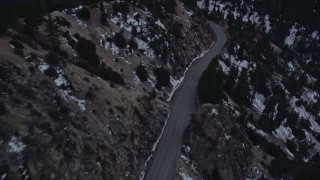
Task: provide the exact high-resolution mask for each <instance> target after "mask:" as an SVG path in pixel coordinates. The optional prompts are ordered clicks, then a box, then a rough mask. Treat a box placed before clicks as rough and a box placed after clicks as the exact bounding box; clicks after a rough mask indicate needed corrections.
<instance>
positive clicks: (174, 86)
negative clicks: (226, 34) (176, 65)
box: [166, 41, 216, 102]
mask: <svg viewBox="0 0 320 180" xmlns="http://www.w3.org/2000/svg"><path fill="white" fill-rule="evenodd" d="M215 43H216V42H215V41H214V42H213V43H212V44H211V46H210V48H209V49H207V50H206V51H204V52H202V53H201V54H200V55H198V56H197V57H195V58H193V59H192V61H191V64H190V65H189V66H188V67H187V69H186V70H185V71H184V73H183V76H182V77H181V78H180V79H179V80H174V79H173V78H171V79H170V81H173V82H175V83H174V85H173V88H172V91H171V92H170V93H169V97H168V99H167V100H166V101H167V102H169V101H171V99H172V97H173V95H174V93H175V92H176V90H177V89H178V88H179V86H180V84H181V82H182V81H183V79H184V77H185V76H186V73H187V72H188V70H189V68H190V67H191V66H192V65H193V63H194V62H195V61H196V60H198V59H200V58H202V57H203V56H204V55H205V54H207V53H208V52H209V51H210V49H211V48H212V47H213V45H214V44H215Z"/></svg>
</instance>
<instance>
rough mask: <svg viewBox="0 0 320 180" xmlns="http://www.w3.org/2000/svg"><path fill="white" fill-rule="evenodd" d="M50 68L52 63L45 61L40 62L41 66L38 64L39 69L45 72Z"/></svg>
mask: <svg viewBox="0 0 320 180" xmlns="http://www.w3.org/2000/svg"><path fill="white" fill-rule="evenodd" d="M49 68H50V65H49V64H47V63H45V62H40V64H39V66H38V69H39V70H40V71H41V72H42V73H44V71H45V70H47V69H49Z"/></svg>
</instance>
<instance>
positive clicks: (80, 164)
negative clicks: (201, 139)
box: [0, 1, 214, 179]
mask: <svg viewBox="0 0 320 180" xmlns="http://www.w3.org/2000/svg"><path fill="white" fill-rule="evenodd" d="M25 7H26V8H27V7H29V6H25ZM156 8H158V9H156ZM24 11H26V9H25V10H24ZM3 12H9V11H3ZM10 12H11V11H10ZM34 12H38V11H34V9H33V10H32V8H31V9H28V12H27V13H23V12H21V14H20V13H19V16H18V17H11V18H10V22H6V21H2V20H3V19H2V20H0V21H1V23H2V24H5V25H6V28H5V29H3V28H1V33H2V35H1V37H0V49H1V51H0V79H1V81H0V122H1V124H2V125H1V128H0V152H1V154H2V158H1V160H0V177H1V179H138V178H139V177H142V176H143V174H144V172H143V171H144V170H145V168H146V163H147V159H150V155H151V154H152V151H153V150H154V148H155V146H156V142H157V139H158V137H159V135H160V133H161V131H162V127H163V125H164V124H165V121H166V120H167V117H168V114H169V110H168V109H169V108H168V107H169V106H168V104H167V102H166V101H165V100H166V99H168V98H170V96H171V95H172V94H173V93H172V92H173V91H172V90H175V89H176V86H177V85H178V83H179V82H180V81H179V79H180V77H181V76H183V73H184V71H185V70H186V68H187V67H188V66H189V65H190V64H191V63H192V61H193V60H194V59H195V58H196V57H197V56H199V55H200V54H201V53H203V52H204V51H205V50H207V49H208V48H209V47H210V46H211V45H212V43H213V40H214V35H213V32H212V31H211V30H210V28H209V27H208V25H207V24H206V20H205V19H204V17H202V16H199V15H197V14H195V13H193V12H191V11H187V10H186V9H185V8H184V6H183V4H182V3H181V2H180V1H176V2H175V3H172V4H170V3H169V4H168V3H167V1H163V2H161V3H160V4H158V5H157V6H154V5H152V4H150V3H149V1H140V2H139V3H133V4H132V3H131V2H128V1H121V2H119V1H105V2H101V3H93V4H90V5H88V6H85V5H81V6H77V7H72V8H68V9H63V10H61V11H54V12H51V13H50V14H45V15H44V16H43V17H41V16H39V15H38V14H34ZM7 15H8V14H4V15H3V14H1V16H0V18H3V17H6V16H7ZM2 27H4V26H2Z"/></svg>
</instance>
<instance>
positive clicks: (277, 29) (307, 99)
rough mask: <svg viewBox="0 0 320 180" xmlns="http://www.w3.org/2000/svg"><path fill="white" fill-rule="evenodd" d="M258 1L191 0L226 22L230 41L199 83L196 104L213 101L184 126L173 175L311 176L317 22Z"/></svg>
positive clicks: (317, 117) (314, 174)
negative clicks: (272, 9)
mask: <svg viewBox="0 0 320 180" xmlns="http://www.w3.org/2000/svg"><path fill="white" fill-rule="evenodd" d="M263 2H264V1H242V2H239V3H234V2H233V1H197V5H198V7H199V8H200V9H202V10H203V13H204V14H207V15H208V17H209V18H213V19H215V20H221V21H222V22H224V23H225V24H226V27H228V31H229V33H230V43H229V45H228V48H227V51H226V53H225V54H223V55H222V56H221V57H219V58H216V59H214V60H213V62H212V64H211V65H209V67H208V69H207V71H206V72H205V73H204V74H203V75H202V78H201V79H200V81H199V87H198V90H199V92H198V95H199V96H198V97H199V102H200V104H204V103H212V104H216V105H215V106H214V108H213V107H212V106H205V105H201V106H200V107H199V109H198V112H197V113H195V115H194V118H193V120H192V122H191V125H190V128H188V129H187V130H186V132H185V139H186V141H185V144H184V148H182V155H181V156H180V158H179V159H178V160H177V161H178V162H180V164H181V166H180V167H178V168H177V177H178V178H183V177H186V176H190V177H192V176H194V177H195V178H196V177H199V176H200V177H203V178H205V179H211V178H216V177H219V176H220V177H221V178H223V179H239V178H240V179H245V178H250V179H251V178H253V179H260V178H267V179H269V178H270V177H271V176H272V177H273V178H275V179H280V178H284V179H301V178H302V179H317V178H318V177H319V174H318V171H317V169H319V152H320V149H319V143H320V139H319V137H320V136H319V135H320V114H319V110H320V109H319V107H320V106H319V98H320V96H319V93H320V92H319V87H320V86H319V71H318V68H319V51H318V49H319V44H320V42H319V40H320V39H319V32H318V31H317V29H319V25H318V24H316V23H315V24H313V25H314V26H310V24H302V23H300V24H299V22H301V17H299V18H295V16H294V14H295V13H296V12H292V13H289V14H287V15H286V17H278V16H277V15H276V14H272V13H271V14H267V12H268V11H266V10H265V11H263V10H261V9H263V8H266V6H264V5H263ZM270 2H271V1H270ZM272 2H275V1H272ZM277 2H278V1H277ZM281 2H282V3H283V5H286V7H282V8H283V9H288V8H289V7H291V6H290V5H288V4H286V3H288V2H287V1H281ZM295 2H296V1H295ZM278 3H279V2H278ZM290 3H291V1H290ZM309 3H311V2H309ZM312 4H313V5H312V6H315V8H316V6H317V2H316V1H314V2H312ZM293 5H296V4H295V3H293ZM300 5H301V4H300ZM309 5H310V4H306V5H305V6H303V9H309V10H310V8H309ZM258 7H261V8H258ZM283 9H280V10H279V11H280V12H281V11H282V10H283ZM311 9H312V8H311ZM303 11H305V10H303ZM311 14H312V16H313V18H314V19H318V18H319V14H317V12H316V11H314V12H313V13H311ZM310 16H311V15H306V16H305V17H304V18H308V17H310ZM288 19H289V20H290V21H288ZM283 22H284V23H283ZM306 22H307V21H306ZM221 109H223V111H222V110H221ZM225 111H227V112H228V113H226V112H225ZM230 124H236V125H230ZM230 129H233V130H232V131H231V130H230ZM239 132H240V135H241V136H242V137H245V138H239ZM241 136H240V137H241ZM246 139H249V141H248V142H243V141H245V140H246ZM238 144H243V145H244V146H246V148H244V149H241V146H237V145H238ZM250 144H252V145H253V146H251V145H250ZM220 149H221V150H220ZM248 150H250V151H251V152H250V151H248ZM243 151H244V152H246V153H247V154H246V153H244V152H243ZM239 158H248V159H247V160H243V159H241V160H238V161H237V160H236V161H233V160H234V159H239ZM186 164H187V165H186ZM230 164H231V165H230ZM192 167H194V168H192ZM196 167H198V169H197V168H196ZM252 168H253V169H252ZM186 169H189V171H188V170H186ZM239 169H241V170H240V171H239ZM226 172H232V173H231V175H230V173H226ZM253 172H255V173H254V174H252V173H253ZM199 174H200V175H199ZM226 174H229V176H226Z"/></svg>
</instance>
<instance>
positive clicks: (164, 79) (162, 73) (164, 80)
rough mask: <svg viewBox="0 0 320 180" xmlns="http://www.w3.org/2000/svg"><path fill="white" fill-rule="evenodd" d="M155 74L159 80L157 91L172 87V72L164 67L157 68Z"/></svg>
mask: <svg viewBox="0 0 320 180" xmlns="http://www.w3.org/2000/svg"><path fill="white" fill-rule="evenodd" d="M154 74H155V76H156V78H157V84H156V88H157V89H161V88H162V87H163V86H166V87H168V86H169V85H170V72H169V71H168V70H166V69H165V68H164V67H159V68H156V69H155V70H154Z"/></svg>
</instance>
